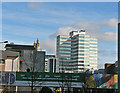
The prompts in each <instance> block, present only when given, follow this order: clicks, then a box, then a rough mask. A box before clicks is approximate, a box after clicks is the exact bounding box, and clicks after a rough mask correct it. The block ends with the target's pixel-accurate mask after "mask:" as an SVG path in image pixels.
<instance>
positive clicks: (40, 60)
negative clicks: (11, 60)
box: [20, 50, 45, 72]
mask: <svg viewBox="0 0 120 93" xmlns="http://www.w3.org/2000/svg"><path fill="white" fill-rule="evenodd" d="M21 54H22V56H21V59H22V60H23V62H21V65H20V66H21V70H22V71H23V72H26V70H27V69H30V71H32V68H35V70H34V71H35V72H44V71H45V70H44V69H45V52H44V51H34V52H33V51H32V50H24V51H22V53H21Z"/></svg>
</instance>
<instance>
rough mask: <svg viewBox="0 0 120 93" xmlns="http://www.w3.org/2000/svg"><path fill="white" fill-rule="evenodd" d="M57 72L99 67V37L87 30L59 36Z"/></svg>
mask: <svg viewBox="0 0 120 93" xmlns="http://www.w3.org/2000/svg"><path fill="white" fill-rule="evenodd" d="M56 56H57V63H56V64H57V67H56V71H57V72H62V71H64V72H69V73H70V72H71V73H72V72H76V73H78V72H83V71H86V70H96V69H97V39H95V38H92V37H90V35H87V34H86V32H85V30H81V31H72V32H70V34H69V35H68V36H66V35H59V36H57V50H56Z"/></svg>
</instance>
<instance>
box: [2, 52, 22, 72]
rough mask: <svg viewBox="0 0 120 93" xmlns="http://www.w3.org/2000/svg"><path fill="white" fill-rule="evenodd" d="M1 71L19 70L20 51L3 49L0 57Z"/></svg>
mask: <svg viewBox="0 0 120 93" xmlns="http://www.w3.org/2000/svg"><path fill="white" fill-rule="evenodd" d="M0 66H1V69H0V70H1V71H8V72H16V71H19V67H20V62H19V53H18V52H13V51H1V58H0Z"/></svg>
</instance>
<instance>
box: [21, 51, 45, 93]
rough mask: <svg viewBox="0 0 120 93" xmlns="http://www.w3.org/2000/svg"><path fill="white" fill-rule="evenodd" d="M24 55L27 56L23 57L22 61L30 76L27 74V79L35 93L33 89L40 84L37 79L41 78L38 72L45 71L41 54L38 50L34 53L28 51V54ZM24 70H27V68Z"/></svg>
mask: <svg viewBox="0 0 120 93" xmlns="http://www.w3.org/2000/svg"><path fill="white" fill-rule="evenodd" d="M24 54H25V55H24V56H23V57H22V59H23V62H24V64H25V65H26V67H27V69H26V71H27V72H29V74H26V77H27V78H28V83H29V86H30V87H31V93H33V91H34V89H33V88H34V87H35V86H36V85H37V84H38V83H39V82H38V81H37V78H38V76H39V74H38V72H40V71H41V72H42V71H44V64H42V63H41V64H40V62H41V60H40V59H39V58H40V57H39V56H40V55H39V54H40V52H38V51H37V50H36V49H35V50H33V51H27V53H24ZM26 56H27V57H26ZM23 68H24V69H25V67H23Z"/></svg>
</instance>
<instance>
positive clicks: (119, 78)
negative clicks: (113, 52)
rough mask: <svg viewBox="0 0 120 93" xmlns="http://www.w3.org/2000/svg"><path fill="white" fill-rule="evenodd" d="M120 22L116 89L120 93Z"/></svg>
mask: <svg viewBox="0 0 120 93" xmlns="http://www.w3.org/2000/svg"><path fill="white" fill-rule="evenodd" d="M119 35H120V23H118V91H119V93H120V36H119Z"/></svg>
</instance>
